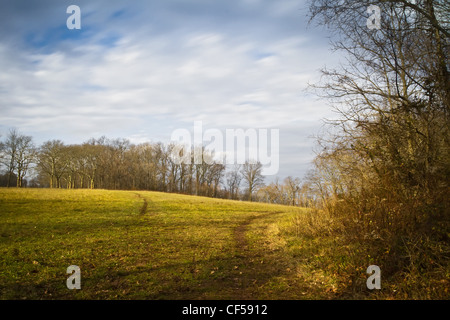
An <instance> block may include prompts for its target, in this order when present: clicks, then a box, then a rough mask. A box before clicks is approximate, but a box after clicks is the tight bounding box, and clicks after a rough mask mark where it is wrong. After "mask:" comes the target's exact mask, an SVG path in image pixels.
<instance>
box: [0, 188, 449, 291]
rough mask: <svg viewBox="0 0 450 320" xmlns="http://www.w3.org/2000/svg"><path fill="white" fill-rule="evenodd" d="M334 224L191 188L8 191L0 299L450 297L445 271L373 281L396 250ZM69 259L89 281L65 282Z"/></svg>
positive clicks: (0, 247)
mask: <svg viewBox="0 0 450 320" xmlns="http://www.w3.org/2000/svg"><path fill="white" fill-rule="evenodd" d="M333 223H334V222H333V221H332V218H331V217H327V216H326V215H324V214H323V213H321V214H318V212H317V211H314V210H310V209H306V208H298V207H292V206H282V205H273V204H266V203H254V202H245V201H232V200H223V199H213V198H206V197H198V196H189V195H181V194H170V193H161V192H150V191H110V190H88V189H78V190H66V189H32V188H23V189H19V188H0V299H1V300H22V299H32V300H41V299H45V300H59V299H65V300H66V299H78V300H85V299H90V300H130V299H134V300H144V299H145V300H183V299H195V300H203V299H205V300H206V299H209V300H219V299H220V300H223V299H229V300H249V299H268V300H297V299H410V298H413V299H436V298H438V299H442V298H444V299H446V297H448V285H447V284H448V280H445V278H446V277H445V276H439V277H434V278H433V279H431V280H429V281H427V282H424V283H423V284H422V287H421V288H422V289H420V290H419V289H417V285H414V286H413V285H412V284H411V283H412V282H411V281H413V280H411V279H409V278H411V276H408V274H405V276H395V277H388V276H387V274H386V272H384V273H382V275H383V276H382V281H381V283H382V289H381V290H369V289H368V288H367V287H366V279H367V278H368V275H367V274H366V269H367V267H368V266H369V265H372V264H375V265H377V263H378V262H379V261H380V257H381V256H380V255H387V254H389V253H388V252H384V251H383V252H373V251H371V250H369V249H368V248H366V247H364V246H363V245H361V243H357V242H355V243H353V242H349V241H347V240H345V236H336V233H335V232H333V230H331V226H332V225H333ZM71 265H76V266H79V267H80V271H81V289H80V290H69V289H68V288H67V285H66V280H67V279H68V277H69V276H70V275H69V274H67V268H68V267H69V266H71ZM382 270H384V269H383V267H382ZM444 273H445V272H444ZM408 277H409V278H408ZM408 279H409V280H408ZM414 281H415V282H416V280H414Z"/></svg>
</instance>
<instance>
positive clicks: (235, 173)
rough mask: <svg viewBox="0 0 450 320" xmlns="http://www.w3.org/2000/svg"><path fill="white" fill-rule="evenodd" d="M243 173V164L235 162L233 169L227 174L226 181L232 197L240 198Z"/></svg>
mask: <svg viewBox="0 0 450 320" xmlns="http://www.w3.org/2000/svg"><path fill="white" fill-rule="evenodd" d="M241 180H242V174H241V165H239V164H235V165H234V167H233V169H231V170H230V171H229V172H228V173H227V174H226V183H227V187H228V192H229V194H230V199H235V200H236V199H238V196H239V186H240V184H241Z"/></svg>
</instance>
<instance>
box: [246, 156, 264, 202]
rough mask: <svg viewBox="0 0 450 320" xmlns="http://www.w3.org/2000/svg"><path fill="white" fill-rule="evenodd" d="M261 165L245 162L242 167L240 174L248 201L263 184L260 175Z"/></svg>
mask: <svg viewBox="0 0 450 320" xmlns="http://www.w3.org/2000/svg"><path fill="white" fill-rule="evenodd" d="M262 168H263V166H262V164H261V163H260V162H259V161H258V162H251V161H246V162H245V163H244V164H243V165H242V169H241V173H242V178H243V180H244V183H245V185H246V186H247V192H248V200H249V201H252V199H253V193H254V192H256V191H257V190H258V188H260V187H261V186H263V184H264V176H263V175H262Z"/></svg>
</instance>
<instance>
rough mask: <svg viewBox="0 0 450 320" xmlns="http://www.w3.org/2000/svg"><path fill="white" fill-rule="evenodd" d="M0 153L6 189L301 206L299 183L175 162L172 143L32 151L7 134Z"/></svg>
mask: <svg viewBox="0 0 450 320" xmlns="http://www.w3.org/2000/svg"><path fill="white" fill-rule="evenodd" d="M0 148H1V151H0V157H1V158H0V159H1V162H0V163H1V169H2V174H1V176H0V186H4V187H26V186H28V187H46V188H67V189H75V188H90V189H94V188H98V189H112V190H153V191H162V192H177V193H184V194H192V195H199V196H207V197H217V198H226V199H234V200H250V201H266V202H271V203H280V204H291V205H300V204H301V202H302V201H305V198H304V197H303V198H302V197H300V194H299V190H300V179H298V178H292V177H288V178H286V179H285V181H284V183H279V182H276V183H271V184H269V185H265V183H264V176H263V175H262V169H263V166H262V164H261V163H259V162H255V163H253V162H249V161H247V162H246V163H245V164H242V165H230V166H228V167H227V166H225V165H223V164H221V163H218V162H216V161H214V160H213V159H212V155H210V154H208V153H207V152H203V158H202V162H201V163H200V164H195V163H194V161H191V164H184V163H179V162H180V161H176V159H175V158H174V157H173V152H172V151H173V150H174V148H175V145H174V144H173V143H169V144H163V143H160V142H158V143H150V142H145V143H140V144H133V143H131V142H130V141H129V140H127V139H122V138H118V139H108V138H106V137H101V138H98V139H94V138H91V139H89V140H88V141H86V142H84V143H82V144H70V145H67V144H65V143H64V142H62V141H61V140H49V141H46V142H44V143H42V144H41V145H40V146H36V145H35V144H34V143H33V138H32V137H31V136H27V135H25V134H22V133H20V132H19V131H18V130H16V129H10V130H9V133H8V134H7V136H6V137H5V139H4V140H3V141H1V142H0ZM203 151H204V150H203ZM191 154H192V155H193V154H194V153H193V152H191ZM25 177H28V179H26V178H25Z"/></svg>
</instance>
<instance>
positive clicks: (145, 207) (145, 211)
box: [135, 193, 148, 215]
mask: <svg viewBox="0 0 450 320" xmlns="http://www.w3.org/2000/svg"><path fill="white" fill-rule="evenodd" d="M135 194H136V195H137V196H138V197H139V198H141V199H142V200H143V201H144V203H143V204H142V207H141V208H140V209H139V214H140V215H144V214H146V213H147V207H148V202H147V199H146V198H144V197H143V196H142V195H141V194H140V193H135Z"/></svg>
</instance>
